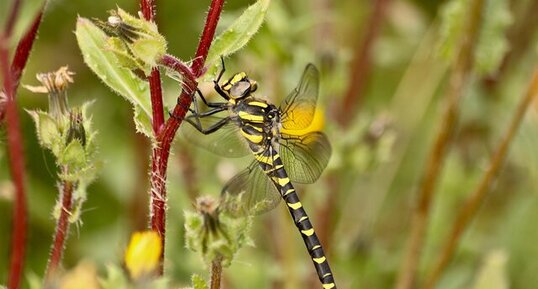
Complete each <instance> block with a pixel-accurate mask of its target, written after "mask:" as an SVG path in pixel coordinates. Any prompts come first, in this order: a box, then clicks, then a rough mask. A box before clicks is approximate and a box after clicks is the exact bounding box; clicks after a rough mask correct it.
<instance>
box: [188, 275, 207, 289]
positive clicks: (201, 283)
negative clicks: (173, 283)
mask: <svg viewBox="0 0 538 289" xmlns="http://www.w3.org/2000/svg"><path fill="white" fill-rule="evenodd" d="M192 285H193V288H194V289H209V286H208V285H207V282H206V281H205V280H204V278H202V277H201V276H199V275H197V274H193V275H192Z"/></svg>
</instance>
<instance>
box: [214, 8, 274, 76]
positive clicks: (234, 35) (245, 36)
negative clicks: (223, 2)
mask: <svg viewBox="0 0 538 289" xmlns="http://www.w3.org/2000/svg"><path fill="white" fill-rule="evenodd" d="M270 3H271V1H270V0H258V1H257V2H256V3H254V4H252V5H251V6H250V7H248V8H247V9H246V10H245V11H244V12H243V14H241V16H239V18H237V19H236V20H235V21H234V22H233V23H232V24H231V25H230V27H228V28H227V29H226V30H225V31H224V32H222V33H221V34H220V35H219V36H217V38H216V39H215V40H214V41H213V43H212V44H211V48H210V49H209V53H208V55H207V59H206V63H207V64H208V66H209V69H208V71H207V73H206V74H205V75H204V79H205V80H208V79H213V78H214V77H215V75H216V72H217V67H218V64H219V63H220V62H219V61H218V60H219V58H220V57H221V56H223V57H224V56H228V55H231V54H233V53H234V52H236V51H238V50H239V49H241V48H243V46H245V45H246V44H247V43H248V41H249V40H250V39H251V38H252V36H254V34H255V33H256V32H257V31H258V29H259V28H260V27H261V25H262V23H263V20H264V18H265V14H266V12H267V8H268V7H269V4H270Z"/></svg>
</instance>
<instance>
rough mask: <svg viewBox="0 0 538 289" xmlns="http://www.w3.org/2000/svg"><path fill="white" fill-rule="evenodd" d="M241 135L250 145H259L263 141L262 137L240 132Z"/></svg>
mask: <svg viewBox="0 0 538 289" xmlns="http://www.w3.org/2000/svg"><path fill="white" fill-rule="evenodd" d="M241 134H242V135H243V136H244V137H245V138H246V139H248V140H249V141H250V142H252V143H260V142H262V140H263V136H262V135H254V134H249V133H246V132H244V131H243V130H241Z"/></svg>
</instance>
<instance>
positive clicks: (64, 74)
mask: <svg viewBox="0 0 538 289" xmlns="http://www.w3.org/2000/svg"><path fill="white" fill-rule="evenodd" d="M73 75H75V73H74V72H71V71H69V68H68V67H67V66H62V67H60V69H58V70H57V71H53V72H47V73H38V74H37V75H36V78H37V80H39V82H41V84H42V85H41V86H30V85H24V87H25V88H26V89H28V90H30V91H31V92H35V93H48V95H49V113H50V114H52V115H53V116H54V117H55V118H59V117H60V116H66V115H67V114H68V112H69V108H68V106H67V87H68V86H69V83H73V82H74V81H73V77H72V76H73Z"/></svg>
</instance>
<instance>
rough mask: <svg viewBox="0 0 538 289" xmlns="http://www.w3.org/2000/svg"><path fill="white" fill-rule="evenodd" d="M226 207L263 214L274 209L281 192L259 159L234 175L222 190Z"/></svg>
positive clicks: (240, 212)
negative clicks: (261, 165) (262, 167)
mask: <svg viewBox="0 0 538 289" xmlns="http://www.w3.org/2000/svg"><path fill="white" fill-rule="evenodd" d="M222 195H223V197H224V200H225V204H226V208H227V209H228V210H229V211H231V212H232V213H235V214H261V213H265V212H267V211H270V210H272V209H274V208H275V207H276V206H277V205H278V203H279V202H280V194H279V192H278V190H277V188H276V187H275V185H274V184H273V183H272V181H271V179H270V178H269V177H268V176H267V175H266V173H265V172H264V171H263V170H262V169H261V167H260V166H259V164H258V162H257V161H253V162H252V163H251V164H250V165H249V167H248V168H247V169H245V170H243V171H242V172H240V173H239V174H237V175H236V176H235V177H233V178H232V179H231V180H230V181H229V182H228V183H227V184H226V185H225V186H224V189H223V190H222Z"/></svg>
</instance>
